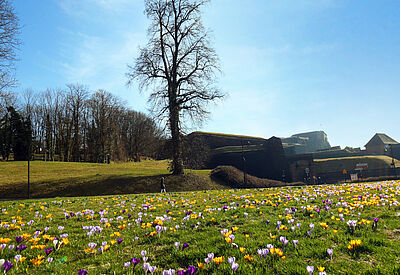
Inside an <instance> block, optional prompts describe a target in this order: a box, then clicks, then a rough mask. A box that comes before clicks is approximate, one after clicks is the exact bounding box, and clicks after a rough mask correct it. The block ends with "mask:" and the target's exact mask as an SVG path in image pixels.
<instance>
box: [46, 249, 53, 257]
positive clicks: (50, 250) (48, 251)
mask: <svg viewBox="0 0 400 275" xmlns="http://www.w3.org/2000/svg"><path fill="white" fill-rule="evenodd" d="M53 250H54V249H53V248H45V249H44V252H46V255H47V256H49V254H50V253H51V252H53Z"/></svg>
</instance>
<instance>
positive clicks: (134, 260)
mask: <svg viewBox="0 0 400 275" xmlns="http://www.w3.org/2000/svg"><path fill="white" fill-rule="evenodd" d="M131 261H132V264H133V267H135V266H136V265H137V264H138V263H139V262H140V259H136V258H132V259H131Z"/></svg>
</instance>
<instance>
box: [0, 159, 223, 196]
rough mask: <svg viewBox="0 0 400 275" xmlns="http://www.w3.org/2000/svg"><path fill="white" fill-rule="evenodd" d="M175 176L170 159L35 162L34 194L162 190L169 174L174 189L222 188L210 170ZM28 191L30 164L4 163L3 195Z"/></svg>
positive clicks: (0, 179)
mask: <svg viewBox="0 0 400 275" xmlns="http://www.w3.org/2000/svg"><path fill="white" fill-rule="evenodd" d="M187 172H189V173H190V174H188V175H185V176H172V175H169V172H168V162H167V161H142V162H140V163H133V162H130V163H112V164H110V165H107V164H97V163H73V162H68V163H65V162H43V161H33V162H31V177H30V178H31V194H32V196H33V197H53V196H80V195H102V194H124V193H143V192H159V189H160V184H159V182H160V178H161V176H165V177H166V181H165V182H166V186H167V189H169V190H170V191H184V190H202V189H220V188H224V187H223V186H222V185H219V184H217V183H215V182H213V181H212V180H211V179H210V177H209V176H208V174H209V172H210V171H209V170H200V171H191V170H188V171H187ZM26 192H27V163H26V162H0V198H18V197H24V196H25V195H26Z"/></svg>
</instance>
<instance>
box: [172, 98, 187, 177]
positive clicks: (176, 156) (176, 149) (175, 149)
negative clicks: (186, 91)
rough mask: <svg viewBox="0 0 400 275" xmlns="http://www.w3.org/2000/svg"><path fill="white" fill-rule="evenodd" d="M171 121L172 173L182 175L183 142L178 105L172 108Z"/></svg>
mask: <svg viewBox="0 0 400 275" xmlns="http://www.w3.org/2000/svg"><path fill="white" fill-rule="evenodd" d="M169 120H170V121H169V122H170V126H171V139H172V173H173V174H174V175H182V174H183V173H184V171H183V160H182V142H181V136H180V131H179V109H178V106H176V105H175V106H172V108H170V115H169Z"/></svg>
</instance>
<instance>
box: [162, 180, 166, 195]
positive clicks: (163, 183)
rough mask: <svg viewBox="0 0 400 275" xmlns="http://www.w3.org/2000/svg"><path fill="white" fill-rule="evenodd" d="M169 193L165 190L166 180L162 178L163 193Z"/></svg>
mask: <svg viewBox="0 0 400 275" xmlns="http://www.w3.org/2000/svg"><path fill="white" fill-rule="evenodd" d="M162 192H164V193H167V191H166V190H165V179H164V177H161V193H162Z"/></svg>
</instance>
